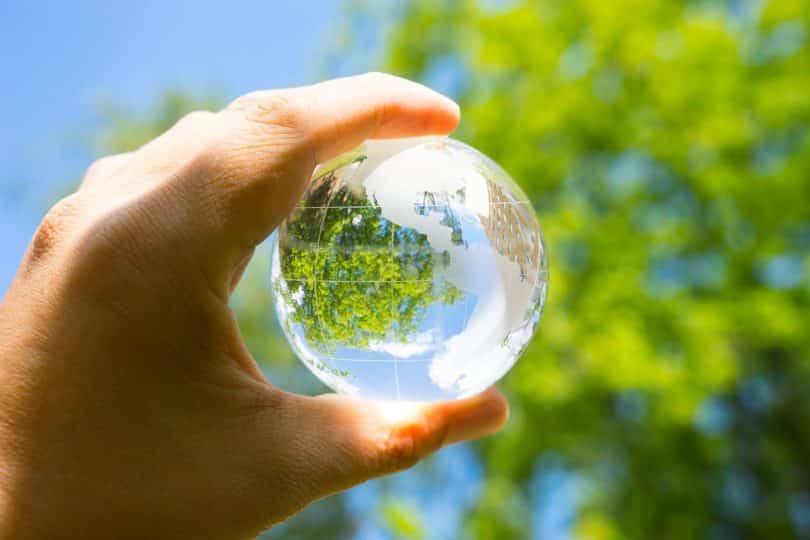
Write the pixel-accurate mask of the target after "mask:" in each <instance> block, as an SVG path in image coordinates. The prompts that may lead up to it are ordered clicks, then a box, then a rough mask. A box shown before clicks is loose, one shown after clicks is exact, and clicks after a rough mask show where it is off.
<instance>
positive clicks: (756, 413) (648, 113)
mask: <svg viewBox="0 0 810 540" xmlns="http://www.w3.org/2000/svg"><path fill="white" fill-rule="evenodd" d="M400 6H401V9H400V10H399V11H397V13H398V15H397V16H396V18H395V20H394V24H393V26H392V29H391V32H390V33H389V34H388V35H386V36H385V39H384V41H385V43H386V46H385V48H384V51H383V52H384V54H383V57H384V58H383V61H382V62H381V65H380V66H379V67H381V68H382V69H385V70H389V71H392V72H395V73H398V74H401V75H404V76H407V77H411V78H415V79H421V80H423V81H425V82H427V83H428V84H432V85H434V86H438V87H439V88H440V89H444V90H446V91H449V92H451V93H452V94H454V96H455V97H456V98H457V99H458V100H459V101H460V103H461V107H462V111H463V120H462V125H461V128H460V130H459V132H458V136H459V137H460V138H462V139H464V140H465V141H466V142H469V143H470V144H472V145H473V146H475V147H477V148H479V149H481V150H482V151H484V152H485V153H487V154H489V155H490V156H491V157H493V158H494V159H495V160H496V161H498V162H500V163H501V164H502V165H503V166H504V167H505V168H506V169H507V170H508V171H509V172H510V173H511V174H512V175H513V176H514V177H515V178H516V179H518V181H519V183H520V184H521V185H522V186H523V187H524V188H525V190H526V191H527V192H528V193H529V195H530V198H531V199H532V201H533V202H534V203H535V205H536V208H537V210H538V214H539V216H540V220H541V222H542V224H543V226H544V233H545V235H546V241H547V245H548V250H549V254H550V258H551V280H550V281H551V288H550V297H549V302H548V305H547V307H546V315H545V319H544V321H543V323H542V324H541V325H540V329H539V333H538V336H537V338H536V339H535V340H534V342H533V344H532V346H531V347H530V348H529V350H528V352H527V353H526V355H525V357H524V358H523V359H522V360H521V361H520V362H518V364H517V366H516V368H515V369H514V371H513V373H511V374H510V375H509V376H508V377H507V378H506V379H505V381H504V388H505V389H506V390H507V391H508V393H509V395H510V398H511V401H512V404H513V410H514V414H513V418H512V420H511V421H510V424H509V426H508V429H507V430H506V432H505V433H504V434H502V435H499V436H497V437H494V438H492V439H491V440H489V441H487V442H486V443H485V444H483V445H481V446H480V451H481V454H480V456H481V459H482V460H483V463H484V465H485V468H486V484H485V487H484V489H483V491H482V493H481V495H480V497H479V498H478V502H477V503H476V505H475V506H474V508H473V509H472V510H471V511H470V512H469V513H468V516H467V520H466V524H465V531H466V533H467V534H469V535H470V537H474V538H527V537H529V536H530V534H531V531H532V530H536V527H538V526H539V523H538V521H537V520H538V519H539V517H538V516H533V514H534V512H533V510H534V509H535V508H537V505H538V504H539V499H538V498H539V497H541V496H542V493H540V494H538V492H537V491H536V490H533V489H532V486H533V485H534V484H535V483H536V481H537V479H538V478H542V477H543V475H544V474H545V473H547V472H549V471H553V470H558V469H562V470H565V471H567V474H569V475H570V476H571V477H573V478H575V479H576V484H577V485H578V486H579V488H578V489H577V494H576V498H577V500H578V504H577V511H576V513H575V517H574V520H573V523H572V525H571V528H572V532H573V534H574V535H575V536H576V537H579V538H673V539H675V538H677V539H682V538H710V537H713V538H743V537H757V538H810V459H808V456H810V392H808V389H810V332H808V320H809V319H808V314H809V313H810V310H808V307H809V306H808V303H809V302H808V301H809V300H810V278H808V267H809V266H810V202H808V201H810V175H808V174H807V171H808V170H810V128H808V126H810V92H808V91H807V89H808V88H810V44H808V41H807V39H806V38H807V32H808V28H810V4H808V2H806V1H799V0H770V1H767V2H746V1H740V2H720V1H711V0H710V1H687V2H672V1H665V0H658V1H651V0H618V1H615V2H604V1H595V0H577V1H572V2H559V1H552V0H531V1H529V0H524V1H508V2H492V1H487V2H483V1H482V2H475V1H472V0H444V1H427V0H425V1H411V2H402V3H401V4H400ZM359 9H361V10H364V13H365V14H366V18H365V19H364V18H363V17H358V16H354V15H353V16H352V17H351V18H350V19H349V20H350V21H360V22H362V21H364V20H367V18H368V15H369V14H371V15H372V16H373V14H374V13H375V12H374V8H373V7H372V8H368V7H360V8H359ZM372 27H373V25H372ZM368 28H369V25H368V24H365V25H363V24H358V25H356V26H351V25H350V26H349V29H348V31H347V34H348V35H353V36H358V37H359V39H358V42H363V41H364V40H365V41H368V40H367V39H365V38H364V37H363V36H364V34H363V32H364V31H365V33H366V34H367V33H368ZM364 29H365V30H364Z"/></svg>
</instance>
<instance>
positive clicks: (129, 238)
mask: <svg viewBox="0 0 810 540" xmlns="http://www.w3.org/2000/svg"><path fill="white" fill-rule="evenodd" d="M458 120H459V111H458V107H457V106H456V105H455V104H454V103H453V102H452V101H450V100H448V99H447V98H445V97H443V96H440V95H439V94H436V93H434V92H432V91H431V90H428V89H427V88H425V87H423V86H420V85H418V84H416V83H413V82H409V81H406V80H404V79H399V78H396V77H392V76H389V75H382V74H367V75H362V76H358V77H350V78H345V79H337V80H333V81H328V82H324V83H320V84H316V85H313V86H308V87H301V88H294V89H287V90H272V91H261V92H255V93H251V94H248V95H245V96H243V97H241V98H239V99H237V100H236V101H234V102H233V103H232V104H230V105H229V106H228V107H227V108H225V109H224V110H222V111H219V112H216V113H212V112H195V113H191V114H190V115H188V116H186V117H184V118H183V119H182V120H180V121H179V122H178V123H177V124H176V125H175V126H174V127H172V128H171V129H170V130H169V131H167V132H166V133H164V134H163V135H161V136H160V137H158V138H156V139H155V140H153V141H151V142H150V143H148V144H146V145H144V146H143V147H142V148H140V149H138V150H136V151H135V152H132V153H130V154H122V155H116V156H111V157H107V158H104V159H102V160H100V161H98V162H96V163H94V164H93V165H92V166H91V167H90V169H89V170H88V172H87V175H86V178H85V180H84V182H83V183H82V185H81V187H80V189H79V190H78V191H77V192H76V193H74V194H72V195H70V196H68V197H67V198H65V199H63V200H62V201H60V202H59V203H57V204H56V205H55V206H54V207H53V208H52V209H51V210H50V211H49V212H48V214H47V215H46V216H45V218H44V220H43V221H42V224H41V225H40V227H39V229H38V231H37V233H36V235H35V237H34V238H33V240H32V242H31V245H30V246H29V249H28V252H27V254H26V256H25V258H24V260H23V261H22V263H21V265H20V268H19V271H18V274H17V276H16V277H15V280H14V282H13V284H12V285H11V287H10V289H9V291H8V293H7V295H6V297H5V299H4V301H3V303H2V305H0V538H2V539H5V538H15V539H39V538H49V539H52V538H121V539H125V538H216V539H220V538H221V539H241V538H250V537H253V536H255V535H256V534H258V533H259V532H261V531H262V530H264V529H265V528H267V527H269V526H271V525H272V524H274V523H278V522H280V521H282V520H284V519H285V518H287V517H288V516H290V515H292V514H294V513H295V512H297V511H299V510H300V509H302V508H303V507H304V506H306V505H308V504H309V503H311V502H313V501H314V500H316V499H318V498H321V497H324V496H327V495H329V494H332V493H335V492H337V491H340V490H343V489H346V488H348V487H350V486H353V485H355V484H358V483H360V482H363V481H365V480H367V479H370V478H373V477H376V476H380V475H384V474H388V473H392V472H395V471H399V470H402V469H405V468H407V467H410V466H412V465H413V464H415V463H416V462H417V461H419V460H420V459H422V458H423V457H425V456H427V455H428V454H430V453H431V452H433V451H435V450H437V449H438V448H440V447H441V446H443V445H446V444H451V443H454V442H458V441H464V440H470V439H474V438H477V437H481V436H484V435H487V434H489V433H492V432H494V431H496V430H497V429H499V428H500V427H501V426H502V425H503V423H504V422H505V421H506V418H507V414H508V407H507V404H506V402H505V400H504V399H503V397H502V396H501V395H500V394H498V393H497V392H496V391H494V390H490V391H487V392H484V393H483V394H481V395H478V396H475V397H472V398H469V399H466V400H460V401H455V402H447V403H438V404H431V405H422V406H415V407H411V408H409V409H397V410H394V411H393V412H392V410H391V409H390V408H388V407H386V406H384V405H383V404H379V403H371V402H363V401H359V400H355V399H352V398H349V397H345V396H338V395H331V394H330V395H324V396H319V397H304V396H299V395H295V394H290V393H286V392H284V391H282V390H279V389H277V388H275V387H274V386H272V384H270V383H269V382H268V381H267V380H266V379H265V378H264V377H263V375H262V374H261V372H260V371H259V368H258V366H257V365H256V362H255V361H254V359H253V358H252V357H251V355H250V353H249V352H248V350H247V348H246V347H245V344H244V342H243V340H242V338H241V336H240V334H239V329H238V327H237V324H236V322H235V319H234V316H233V314H232V312H231V311H230V309H229V308H228V297H229V296H230V294H231V292H232V291H233V288H234V287H235V286H236V284H237V283H238V281H239V278H240V276H241V273H242V271H243V270H244V268H245V266H246V264H247V262H248V261H249V260H250V257H251V255H252V253H253V249H254V248H255V246H256V245H258V244H259V243H260V242H261V241H262V240H263V239H264V238H266V237H267V236H268V235H269V234H270V233H271V232H272V231H273V229H275V228H276V226H277V225H278V224H279V223H280V222H281V221H282V220H283V219H284V217H285V216H286V215H287V214H288V212H290V210H291V209H292V208H293V206H294V205H295V203H296V201H297V200H298V198H299V197H300V196H301V194H302V193H303V191H304V189H305V188H306V185H307V181H308V179H309V178H310V175H311V173H312V171H313V168H314V167H315V165H316V164H317V163H320V162H323V161H325V160H327V159H329V158H331V157H333V156H335V155H337V154H339V153H340V152H343V151H346V150H349V149H351V148H353V147H355V146H356V145H358V144H359V143H361V142H362V141H363V140H365V139H367V138H391V137H405V136H416V135H426V134H446V133H449V132H451V131H452V130H453V129H454V128H455V127H456V124H457V123H458Z"/></svg>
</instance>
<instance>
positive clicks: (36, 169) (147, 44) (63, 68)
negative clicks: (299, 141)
mask: <svg viewBox="0 0 810 540" xmlns="http://www.w3.org/2000/svg"><path fill="white" fill-rule="evenodd" d="M339 12H340V1H339V0H319V1H310V2H287V1H282V0H275V1H271V0H265V1H260V0H242V1H230V2H206V1H196V2H191V1H186V0H181V1H171V2H166V1H157V0H145V1H139V2H120V1H100V0H83V1H75V2H57V1H52V2H44V1H40V2H37V1H31V2H2V3H0V68H1V69H0V118H2V121H1V122H0V294H2V293H3V292H4V291H5V290H6V288H7V287H8V284H9V282H10V281H11V278H12V277H13V275H14V271H15V269H16V266H17V263H18V261H19V259H20V257H21V256H22V254H23V252H24V250H25V246H26V245H27V243H28V239H29V238H30V237H31V235H32V233H33V232H34V230H35V229H36V225H37V223H38V222H39V219H40V218H41V216H42V214H43V213H44V211H45V210H46V208H47V206H48V204H49V203H50V202H52V201H53V199H54V197H56V194H57V193H58V190H59V186H65V185H67V184H68V183H69V182H70V181H74V180H76V179H77V178H79V177H80V175H81V172H82V171H83V169H84V167H86V165H87V164H88V161H89V160H90V159H91V157H92V156H90V155H88V153H87V152H86V151H84V150H83V149H82V143H81V141H77V140H76V135H75V134H77V133H82V132H85V133H86V132H87V131H89V129H90V128H91V126H92V125H93V122H96V121H97V112H98V107H99V104H100V103H101V102H103V101H113V102H115V103H117V104H120V105H122V106H124V107H126V108H128V109H132V110H133V111H138V110H142V109H143V108H144V107H146V106H148V105H149V104H150V103H152V102H153V101H154V100H155V99H156V98H157V97H158V96H160V95H161V93H163V92H164V91H166V90H168V89H184V90H188V91H192V92H193V91H197V92H206V91H215V92H218V93H222V94H224V95H225V96H226V97H235V96H237V95H239V94H242V93H244V92H247V91H250V90H254V89H257V88H272V87H281V86H293V85H298V84H306V83H310V82H313V81H314V80H316V79H318V78H321V77H322V76H323V73H320V72H319V67H318V66H319V65H321V64H320V59H321V57H322V51H323V48H324V47H325V44H326V43H327V41H328V36H329V35H330V31H331V30H332V28H333V26H334V21H336V20H337V19H338V15H339Z"/></svg>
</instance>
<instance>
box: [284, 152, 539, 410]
mask: <svg viewBox="0 0 810 540" xmlns="http://www.w3.org/2000/svg"><path fill="white" fill-rule="evenodd" d="M547 275H548V274H547V270H546V259H545V251H544V247H543V240H542V235H541V232H540V227H539V224H538V223H537V219H536V218H535V216H534V212H533V210H532V207H531V204H530V203H529V201H528V200H527V198H526V196H525V195H524V194H523V192H522V191H521V190H520V188H518V186H517V185H516V184H515V183H514V181H513V180H512V179H511V178H510V177H509V176H508V175H507V174H506V173H505V172H504V171H503V170H502V169H500V167H498V166H497V165H496V164H495V163H494V162H492V161H491V160H489V159H488V158H486V157H485V156H484V155H483V154H481V153H479V152H477V151H476V150H474V149H472V148H470V147H468V146H466V145H464V144H462V143H459V142H457V141H453V140H451V139H447V138H438V137H430V138H418V139H403V140H395V141H370V142H368V143H366V145H364V146H363V147H361V148H360V149H358V150H356V151H354V152H351V153H348V154H345V155H343V156H340V157H339V158H336V159H335V160H333V161H331V162H329V163H327V164H325V165H323V166H321V167H320V168H319V169H318V170H317V171H316V174H315V175H314V177H313V180H312V182H311V184H310V187H309V189H308V190H307V192H306V193H305V195H304V197H303V198H302V200H301V202H300V203H299V205H298V207H297V208H296V209H295V210H294V211H293V213H292V214H291V215H290V217H289V218H288V219H287V221H286V222H285V223H284V224H282V226H281V227H280V229H279V234H278V242H277V245H276V248H275V251H274V255H273V265H272V287H273V292H274V298H275V303H276V309H277V311H278V314H279V319H280V321H281V323H282V327H283V328H284V331H285V333H286V335H287V338H288V339H289V341H290V344H291V345H292V347H293V349H294V350H295V351H296V353H297V354H298V356H299V357H300V358H301V359H302V360H303V361H304V363H305V364H306V365H307V366H308V367H309V368H310V369H311V370H312V371H313V372H314V373H315V374H316V375H317V376H318V377H319V378H321V380H323V381H324V382H325V383H326V384H327V385H329V386H331V387H332V388H334V389H335V390H337V391H339V392H344V393H353V394H359V395H361V396H364V397H369V398H376V399H399V400H436V399H451V398H458V397H463V396H467V395H471V394H474V393H477V392H480V391H482V390H484V389H485V388H486V387H488V386H490V385H491V384H492V383H494V382H495V381H497V380H498V379H499V378H500V377H502V376H503V375H504V374H505V373H506V372H507V371H508V370H509V369H510V368H511V367H512V365H513V364H514V362H515V360H516V359H517V357H518V356H519V355H520V353H521V352H522V351H523V349H524V348H525V347H526V345H527V344H528V342H529V340H530V338H531V336H532V334H533V333H534V330H535V327H536V325H537V322H538V321H539V318H540V313H541V310H542V307H543V303H544V300H545V294H546V284H547Z"/></svg>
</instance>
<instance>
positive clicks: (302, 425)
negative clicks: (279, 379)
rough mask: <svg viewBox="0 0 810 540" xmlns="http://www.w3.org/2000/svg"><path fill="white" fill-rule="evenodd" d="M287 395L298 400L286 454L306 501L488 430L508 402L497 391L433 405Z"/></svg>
mask: <svg viewBox="0 0 810 540" xmlns="http://www.w3.org/2000/svg"><path fill="white" fill-rule="evenodd" d="M291 397H293V399H294V400H295V401H297V403H296V413H295V414H294V415H290V416H289V417H288V418H290V417H295V418H296V420H295V421H294V422H293V424H294V425H291V426H290V428H291V432H290V433H289V434H288V435H287V440H288V441H289V449H290V450H291V451H292V454H288V455H289V456H290V458H291V459H293V460H294V461H296V462H297V463H295V469H296V470H299V471H303V473H304V476H305V479H302V480H303V481H304V482H305V484H306V485H307V486H308V487H309V489H306V490H305V491H307V492H309V493H308V495H309V497H308V498H309V499H310V500H309V501H306V502H311V501H312V500H315V499H317V498H320V497H323V496H326V495H329V494H331V493H334V492H336V491H340V490H342V489H346V488H349V487H351V486H354V485H356V484H359V483H361V482H364V481H366V480H368V479H371V478H374V477H377V476H381V475H385V474H389V473H393V472H396V471H399V470H403V469H406V468H408V467H411V466H412V465H414V464H416V463H417V462H418V461H420V460H421V459H423V458H424V457H426V456H428V455H429V454H431V453H433V452H434V451H436V450H437V449H439V448H440V447H442V446H444V445H447V444H452V443H455V442H460V441H466V440H471V439H476V438H479V437H483V436H485V435H488V434H490V433H493V432H495V431H497V430H499V429H500V428H501V427H502V426H503V425H504V423H505V422H506V419H507V417H508V415H509V405H508V403H507V401H506V399H505V398H504V397H503V396H502V395H501V394H500V393H499V392H498V391H497V390H495V389H490V390H487V391H486V392H483V393H481V394H479V395H477V396H473V397H471V398H467V399H463V400H458V401H449V402H441V403H432V404H411V403H401V402H389V403H385V402H369V401H361V400H357V399H354V398H350V397H346V396H339V395H335V394H328V395H323V396H319V397H316V398H307V397H303V396H291ZM298 487H299V488H300V487H301V486H300V485H299V486H298Z"/></svg>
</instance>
